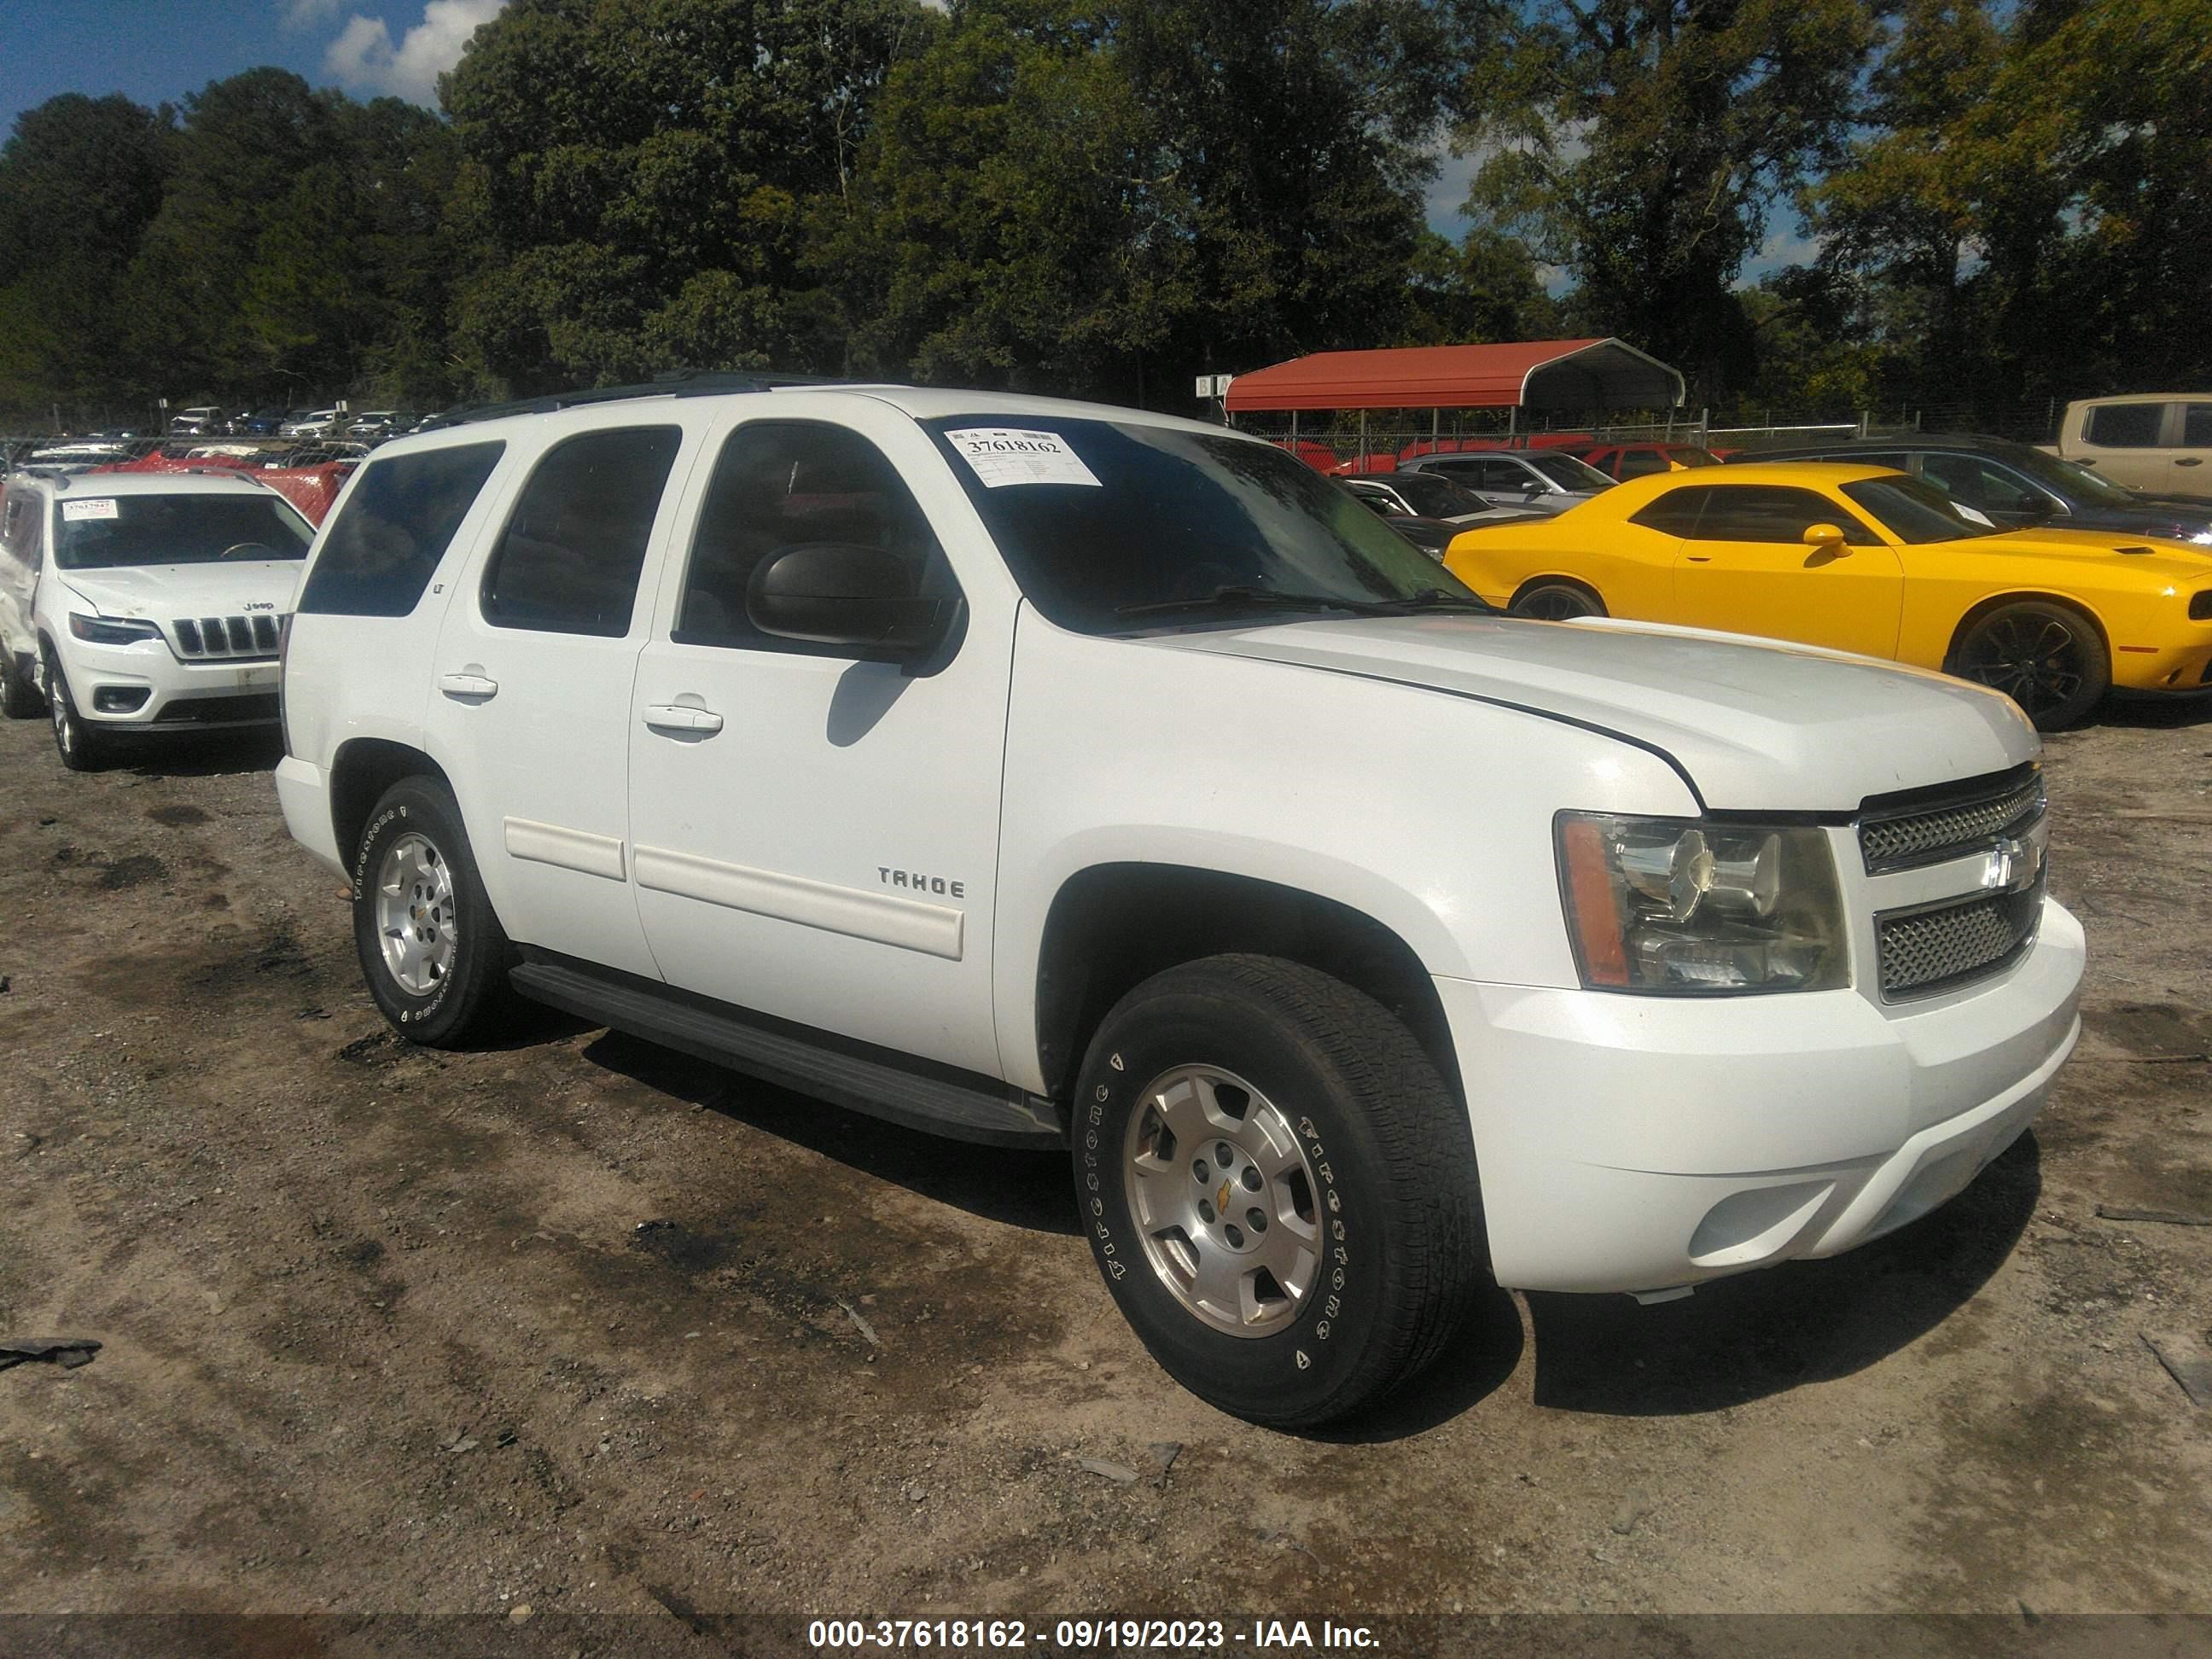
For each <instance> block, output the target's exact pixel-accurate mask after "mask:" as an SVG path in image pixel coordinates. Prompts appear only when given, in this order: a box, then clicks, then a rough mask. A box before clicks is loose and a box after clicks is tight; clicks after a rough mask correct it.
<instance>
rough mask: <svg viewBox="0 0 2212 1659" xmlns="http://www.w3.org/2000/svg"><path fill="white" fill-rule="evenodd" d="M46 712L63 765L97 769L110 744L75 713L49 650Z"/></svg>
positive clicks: (106, 757) (80, 769)
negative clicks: (51, 721) (50, 718)
mask: <svg viewBox="0 0 2212 1659" xmlns="http://www.w3.org/2000/svg"><path fill="white" fill-rule="evenodd" d="M46 712H47V713H48V714H50V715H52V717H53V726H54V752H55V753H56V754H58V755H59V756H60V757H61V760H62V764H63V765H64V766H66V767H67V768H69V769H70V771H72V772H97V771H98V770H100V768H101V767H103V766H105V765H106V764H107V763H108V760H109V758H110V757H111V755H112V752H113V744H112V741H111V739H110V738H109V736H108V734H107V733H106V732H102V731H100V730H99V729H98V728H97V727H95V726H93V725H92V724H91V723H90V722H89V721H88V720H86V719H85V718H84V716H83V715H82V714H78V713H77V708H76V703H75V702H73V701H71V699H70V689H69V682H68V681H67V680H65V679H64V678H62V665H61V664H60V663H59V662H58V661H57V660H56V659H55V658H54V655H53V653H52V652H51V651H50V652H48V653H46Z"/></svg>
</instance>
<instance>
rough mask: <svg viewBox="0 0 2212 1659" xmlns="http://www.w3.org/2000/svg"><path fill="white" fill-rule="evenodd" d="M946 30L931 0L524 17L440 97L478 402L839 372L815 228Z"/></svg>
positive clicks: (467, 59) (510, 19) (677, 3)
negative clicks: (700, 376) (925, 47)
mask: <svg viewBox="0 0 2212 1659" xmlns="http://www.w3.org/2000/svg"><path fill="white" fill-rule="evenodd" d="M933 25H934V18H933V15H932V14H930V13H929V12H927V10H926V9H923V8H922V7H921V5H920V4H919V3H917V0H746V3H732V0H619V3H618V0H513V4H511V5H509V6H508V7H507V9H506V10H505V11H504V12H502V13H501V15H500V16H499V17H498V18H497V19H495V21H493V22H491V23H489V24H488V25H486V26H485V27H483V29H482V30H480V31H479V32H478V33H477V35H476V37H475V38H474V39H473V40H471V43H470V46H469V47H468V49H467V51H466V52H465V54H464V56H463V58H462V59H461V62H460V64H459V66H458V67H457V68H456V69H455V70H454V71H453V74H452V75H451V76H448V77H447V81H446V82H445V83H444V87H443V94H444V98H445V102H446V106H447V110H448V111H449V112H451V114H452V117H453V128H454V132H455V136H456V137H457V139H458V140H459V145H460V149H461V152H462V155H463V157H464V164H463V165H464V172H465V177H464V178H463V179H460V180H459V182H458V184H457V187H456V194H455V203H456V213H457V218H456V220H455V231H456V234H458V235H459V236H461V237H462V238H463V239H464V240H466V241H467V242H469V243H470V244H471V245H472V246H473V247H474V249H475V251H476V261H475V264H474V268H473V270H471V273H470V275H469V276H468V278H467V279H466V281H465V284H464V287H463V291H462V292H461V294H460V295H459V298H458V301H457V307H458V313H459V320H458V324H457V335H458V343H459V348H460V350H461V353H462V355H463V356H464V357H465V359H466V360H467V361H468V362H469V363H470V364H471V368H472V370H473V372H474V374H476V376H477V379H478V380H479V381H480V382H481V383H482V385H483V388H484V389H486V390H490V391H511V392H530V391H536V390H540V389H544V388H546V387H550V386H562V385H569V384H574V382H576V381H578V380H582V381H586V382H599V383H605V382H610V381H616V380H625V379H630V378H634V377H637V376H640V375H643V374H648V373H651V372H653V371H655V370H658V369H661V368H673V367H679V366H691V367H700V368H742V367H749V366H758V365H763V364H774V365H775V366H777V367H782V368H805V367H818V366H822V365H823V363H824V362H825V360H827V359H829V358H832V357H834V356H836V355H837V352H838V343H837V342H836V339H835V338H834V337H827V336H825V332H824V328H823V322H824V319H825V318H826V317H829V316H830V315H832V314H833V313H831V310H830V308H829V307H828V305H827V304H826V303H825V301H824V297H823V295H821V294H820V293H819V292H818V284H817V283H815V282H814V281H813V280H812V279H811V277H809V276H808V275H807V273H806V271H805V268H804V265H803V263H802V256H803V253H804V251H805V229H806V226H807V223H808V222H809V217H810V214H811V212H812V211H813V210H815V209H816V208H817V206H818V204H821V203H823V201H825V200H827V199H832V198H836V197H842V196H843V195H844V194H845V193H846V192H847V191H848V190H849V189H850V187H851V185H852V178H853V169H854V161H855V157H856V155H857V153H858V150H859V148H860V145H861V144H862V143H865V141H866V135H867V131H868V127H869V122H870V118H871V114H872V107H873V103H874V99H875V95H876V94H877V92H878V89H879V88H880V86H881V84H882V81H883V78H884V74H885V72H886V71H887V70H888V69H889V67H890V64H891V63H892V62H893V61H894V60H895V59H896V58H898V57H899V56H901V55H902V53H904V52H906V51H908V50H909V49H910V43H918V42H919V41H920V40H921V39H923V38H925V37H926V36H927V33H929V32H930V31H931V29H932V27H933ZM829 366H830V367H835V366H836V364H835V363H834V362H831V363H829Z"/></svg>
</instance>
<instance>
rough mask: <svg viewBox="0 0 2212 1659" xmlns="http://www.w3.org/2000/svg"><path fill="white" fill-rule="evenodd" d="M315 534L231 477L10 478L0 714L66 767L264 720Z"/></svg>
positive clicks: (262, 492) (0, 571)
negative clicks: (40, 730)
mask: <svg viewBox="0 0 2212 1659" xmlns="http://www.w3.org/2000/svg"><path fill="white" fill-rule="evenodd" d="M314 534H315V532H314V531H313V528H312V527H311V526H309V525H308V523H307V520H305V519H303V518H302V517H301V516H300V512H299V509H298V508H296V507H294V506H293V505H292V504H291V503H290V502H289V501H286V500H285V499H284V498H283V496H282V495H278V494H277V493H276V491H275V490H273V489H269V488H268V487H267V486H266V485H264V484H259V483H254V482H253V481H252V480H251V479H249V478H243V477H240V476H238V475H237V474H236V473H227V474H223V475H221V476H216V475H213V474H208V475H202V474H198V473H189V472H187V473H177V472H167V473H131V472H97V473H82V474H79V475H77V476H76V477H48V476H45V475H41V474H35V473H19V474H17V475H16V476H15V477H12V478H10V479H9V481H8V490H7V501H6V506H5V509H4V512H3V513H0V708H4V710H5V712H6V713H7V714H8V716H9V719H11V720H25V719H28V718H29V717H31V716H33V715H34V714H38V713H39V712H40V708H41V707H42V706H43V707H44V708H45V709H46V712H47V713H48V714H51V715H52V717H53V728H54V747H55V749H56V750H58V752H59V753H60V755H61V757H62V763H63V764H64V766H67V767H69V768H70V769H71V770H72V771H84V770H86V769H90V768H93V767H96V766H99V765H101V764H103V763H105V762H106V761H107V760H108V759H109V758H110V757H111V756H112V751H113V749H114V746H115V744H116V743H117V741H118V739H119V738H125V737H131V736H139V735H144V736H160V735H162V734H173V733H176V732H205V731H207V730H209V729H210V728H212V727H222V726H270V725H271V724H273V723H274V722H275V720H276V713H277V710H276V675H277V663H276V647H277V643H278V640H279V637H280V635H281V633H282V629H283V620H284V617H285V616H286V615H287V614H288V613H289V611H290V610H291V608H292V592H293V589H294V588H295V586H297V585H298V582H299V579H300V568H301V566H300V562H301V559H303V558H305V557H306V556H307V544H308V543H309V542H311V541H312V540H313V539H314Z"/></svg>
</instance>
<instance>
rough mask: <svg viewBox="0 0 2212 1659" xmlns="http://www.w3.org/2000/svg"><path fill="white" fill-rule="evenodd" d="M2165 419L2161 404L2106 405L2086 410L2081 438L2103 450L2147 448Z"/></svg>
mask: <svg viewBox="0 0 2212 1659" xmlns="http://www.w3.org/2000/svg"><path fill="white" fill-rule="evenodd" d="M2165 418H2166V405H2165V404H2105V405H2103V406H2102V407H2101V408H2098V409H2093V410H2090V411H2089V424H2088V428H2087V430H2086V431H2085V432H2084V433H2083V434H2082V435H2083V436H2084V437H2086V438H2087V440H2088V441H2090V442H2091V443H2093V444H2097V445H2100V446H2101V447H2104V448H2106V449H2150V448H2154V447H2156V445H2157V443H2158V428H2159V424H2160V422H2162V421H2163V420H2164V419H2165Z"/></svg>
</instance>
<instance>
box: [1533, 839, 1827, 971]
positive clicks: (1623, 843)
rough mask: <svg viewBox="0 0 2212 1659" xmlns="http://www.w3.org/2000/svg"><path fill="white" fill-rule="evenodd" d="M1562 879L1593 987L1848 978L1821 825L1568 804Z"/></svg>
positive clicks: (1579, 956)
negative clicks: (1618, 811) (1642, 813)
mask: <svg viewBox="0 0 2212 1659" xmlns="http://www.w3.org/2000/svg"><path fill="white" fill-rule="evenodd" d="M1558 826H1559V885H1560V890H1561V894H1562V896H1563V898H1564V899H1565V905H1566V913H1567V932H1568V933H1569V935H1570V936H1571V938H1572V939H1573V940H1574V946H1575V962H1576V965H1577V967H1578V968H1579V969H1581V971H1582V978H1583V984H1584V985H1586V986H1588V987H1590V988H1591V989H1593V990H1603V991H1634V992H1643V993H1645V994H1658V995H1699V994H1728V993H1730V992H1736V993H1742V992H1754V991H1827V990H1833V989H1835V988H1836V987H1838V986H1841V985H1844V984H1845V983H1846V982H1847V981H1848V979H1849V953H1848V950H1847V947H1846V946H1845V945H1844V915H1843V900H1842V898H1841V896H1840V895H1839V893H1838V890H1837V886H1836V863H1835V860H1834V858H1833V857H1832V855H1831V854H1830V853H1829V851H1828V839H1827V836H1826V834H1825V833H1823V832H1822V831H1821V830H1820V829H1814V828H1810V827H1806V826H1801V825H1790V824H1742V823H1712V822H1710V821H1706V820H1699V819H1687V818H1632V817H1616V816H1614V815H1613V814H1610V813H1602V812H1562V813H1560V814H1559V819H1558Z"/></svg>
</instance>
